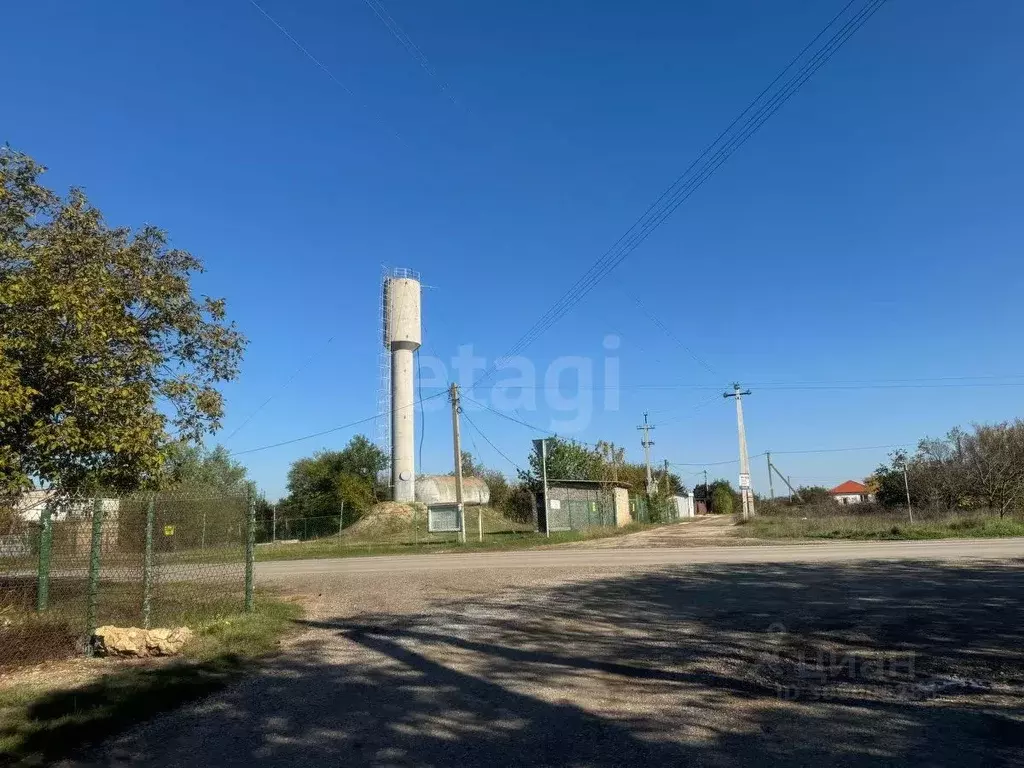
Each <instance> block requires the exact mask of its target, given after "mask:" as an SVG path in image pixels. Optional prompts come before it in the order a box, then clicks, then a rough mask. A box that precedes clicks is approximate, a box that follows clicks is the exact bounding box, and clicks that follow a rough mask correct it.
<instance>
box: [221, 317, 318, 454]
mask: <svg viewBox="0 0 1024 768" xmlns="http://www.w3.org/2000/svg"><path fill="white" fill-rule="evenodd" d="M332 341H334V337H333V336H331V337H330V338H329V339H328V340H327V341H326V342H325V343H324V347H325V348H326V347H328V346H330V344H331V342H332ZM321 354H323V350H320V351H318V352H314V353H313V354H312V355H310V356H309V358H308V359H307V360H306V362H304V363H302V365H300V366H299V367H298V368H296V369H295V371H294V372H293V373H292V375H291V376H289V377H288V379H287V380H286V381H285V382H284V384H282V385H281V386H280V387H278V388H277V389H276V390H275V391H274V392H273V393H272V394H271V395H270V397H268V398H267V399H266V400H264V401H263V402H262V403H260V404H259V405H258V406H257V407H256V410H254V411H253V412H252V413H250V414H249V415H248V416H246V417H245V419H243V421H242V423H241V424H239V425H238V426H237V427H235V429H234V430H233V431H232V432H231V434H230V435H228V436H227V437H226V438H224V442H227V441H228V440H230V439H231V438H233V437H234V436H235V435H237V434H238V433H239V432H241V431H242V428H243V427H245V425H246V424H248V423H249V422H250V421H252V419H253V417H254V416H255V415H256V414H257V413H259V412H260V411H262V410H263V409H264V408H265V407H266V406H267V405H268V404H269V403H270V401H271V400H273V399H274V398H275V397H277V396H278V395H279V394H281V393H282V392H283V391H284V390H286V389H287V388H288V385H289V384H291V383H292V382H293V381H295V378H296V377H297V376H298V375H299V374H300V373H302V372H303V371H304V370H305V369H306V368H307V367H308V366H309V364H310V363H312V362H313V361H314V360H315V359H316V358H318V357H319V356H320V355H321Z"/></svg>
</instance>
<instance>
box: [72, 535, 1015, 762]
mask: <svg viewBox="0 0 1024 768" xmlns="http://www.w3.org/2000/svg"><path fill="white" fill-rule="evenodd" d="M1021 558H1024V539H1000V540H984V541H964V540H956V541H953V540H950V541H928V542H870V543H847V542H843V543H823V544H808V545H782V546H759V547H707V548H703V547H690V548H686V549H671V548H666V549H657V550H638V549H628V550H607V549H589V550H588V549H583V548H558V549H556V548H552V549H549V550H540V551H536V550H534V551H528V552H525V551H524V552H506V553H486V554H465V555H459V554H454V555H427V556H422V557H421V556H404V557H366V558H348V559H338V560H310V561H290V562H283V561H282V562H268V563H261V564H259V580H260V581H262V582H264V583H267V584H274V585H277V587H278V588H279V589H281V590H282V591H284V592H291V593H294V594H296V595H302V596H303V598H304V603H305V605H306V607H307V618H306V619H305V620H303V621H302V622H301V625H302V627H303V630H304V631H303V632H302V634H300V635H298V636H297V637H295V638H294V639H293V640H291V641H289V643H288V644H287V645H286V646H285V647H284V648H283V649H282V653H280V654H279V655H277V656H276V657H275V658H273V659H272V660H271V661H269V662H268V663H266V664H265V665H264V666H263V668H262V669H260V670H258V671H257V672H256V673H254V674H252V675H249V676H248V677H246V678H245V679H244V680H242V681H241V682H239V683H237V684H235V685H232V686H230V687H228V688H227V689H225V690H223V691H221V692H218V693H216V694H214V695H212V696H210V697H208V698H206V699H204V700H202V701H198V702H196V703H194V704H192V705H190V706H186V707H184V708H182V709H180V710H178V711H175V712H172V713H170V714H168V715H165V716H163V717H158V718H156V719H154V720H153V721H151V722H150V723H147V724H145V725H143V726H141V727H139V728H137V729H135V730H133V731H131V732H129V733H126V734H123V735H122V736H119V737H116V738H114V739H113V740H111V741H110V742H108V743H107V744H105V745H103V746H102V747H100V748H98V749H96V750H95V751H94V752H92V753H91V754H87V755H83V756H82V758H81V759H80V760H74V761H68V762H66V763H63V764H62V765H64V766H74V767H75V768H79V767H84V766H89V767H90V768H97V767H98V766H110V767H111V768H114V767H115V766H116V767H117V768H124V767H126V766H132V767H133V768H143V767H145V768H178V767H180V768H184V767H185V766H194V765H211V766H212V765H216V766H237V768H252V766H259V767H260V768H286V767H291V766H301V768H317V767H318V766H337V765H344V766H411V767H415V768H427V767H428V766H448V765H459V766H465V767H466V768H471V767H473V766H485V767H486V768H498V767H499V766H520V765H523V766H547V765H549V766H573V767H577V766H598V767H599V768H604V767H607V768H611V767H612V766H621V765H659V766H660V765H703V766H720V767H721V768H725V767H726V766H735V765H749V766H763V765H784V766H792V767H793V768H796V767H797V766H801V768H802V767H803V766H808V765H844V766H855V767H858V768H859V767H865V768H866V767H868V766H870V767H871V768H883V766H884V767H885V768H889V766H910V765H913V766H920V767H921V768H924V767H925V766H936V765H956V766H977V767H978V768H989V766H1003V765H1022V764H1024V600H1021V599H1020V593H1021V585H1022V584H1024V559H1021Z"/></svg>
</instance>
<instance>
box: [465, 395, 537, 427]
mask: <svg viewBox="0 0 1024 768" xmlns="http://www.w3.org/2000/svg"><path fill="white" fill-rule="evenodd" d="M462 399H463V400H468V401H469V402H471V403H475V404H476V405H479V406H480V407H481V408H484V409H486V410H488V411H490V412H491V413H494V414H497V415H498V416H501V418H503V419H508V420H509V421H511V422H514V423H516V424H521V425H522V426H524V427H529V428H530V429H532V430H533V431H534V432H543V433H544V434H545V435H551V436H553V437H554V436H555V433H554V432H552V431H551V430H548V429H543V428H541V427H537V426H534V425H533V424H530V423H529V422H526V421H523V420H522V419H516V418H513V417H512V416H509V415H508V414H507V413H502V412H501V411H498V410H495V409H494V408H491V406H489V405H487V403H481V402H480V401H479V400H474V399H473V398H472V397H468V396H467V395H463V396H462Z"/></svg>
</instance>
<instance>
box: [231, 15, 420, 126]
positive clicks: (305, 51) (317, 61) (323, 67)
mask: <svg viewBox="0 0 1024 768" xmlns="http://www.w3.org/2000/svg"><path fill="white" fill-rule="evenodd" d="M249 4H250V5H251V6H252V7H253V8H255V9H256V10H257V11H259V12H260V13H261V14H263V16H264V18H266V19H267V21H269V22H270V23H271V24H273V25H274V26H275V27H277V29H278V31H279V32H280V33H281V34H282V35H284V36H285V37H286V38H288V40H289V42H291V44H292V45H294V46H295V47H296V48H298V49H299V50H300V51H301V52H302V54H303V55H304V56H305V57H306V58H307V59H309V60H310V61H312V62H313V63H314V64H316V65H317V67H319V68H320V69H321V70H322V71H323V72H324V74H326V75H327V76H328V77H329V78H331V80H332V81H333V82H334V84H335V85H337V86H338V87H339V88H341V89H342V90H343V91H345V93H347V94H348V95H349V96H351V97H352V98H353V99H355V101H356V104H357V105H358V106H359V107H361V108H362V109H364V110H366V112H368V113H369V114H370V115H371V116H372V117H373V118H374V119H375V120H376V121H377V122H378V123H379V124H380V125H381V126H382V127H383V128H384V129H385V130H386V131H387V132H388V133H390V134H391V135H392V136H394V137H395V138H396V139H397V140H398V141H399V142H400V143H401V144H405V139H403V138H402V136H401V134H399V133H398V131H396V130H395V129H394V128H392V127H391V126H390V125H388V124H387V122H386V121H385V120H384V118H383V117H381V116H380V115H379V114H378V113H377V112H376V111H374V110H373V108H372V107H370V106H369V105H368V104H366V103H365V102H362V101H360V100H359V97H358V96H356V94H355V92H354V91H353V90H352V89H351V88H349V87H348V86H347V85H345V83H343V82H342V81H341V80H340V79H339V78H338V77H337V75H335V74H334V73H333V72H332V71H331V70H330V69H329V68H328V66H327V65H326V64H324V63H323V62H322V61H320V59H318V58H317V57H316V56H314V55H313V54H312V53H310V52H309V49H308V48H306V47H305V46H304V45H303V44H302V43H300V42H299V41H298V40H296V39H295V37H294V36H292V33H291V32H289V31H288V30H287V29H285V28H284V26H283V25H282V24H281V23H280V22H279V21H278V20H277V19H275V18H274V17H273V16H271V15H270V14H269V13H267V11H266V10H265V9H264V8H263V6H262V5H260V4H259V3H257V2H256V0H249Z"/></svg>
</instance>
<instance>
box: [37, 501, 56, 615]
mask: <svg viewBox="0 0 1024 768" xmlns="http://www.w3.org/2000/svg"><path fill="white" fill-rule="evenodd" d="M52 555H53V508H52V507H51V506H50V502H49V501H47V502H46V504H45V505H44V506H43V511H42V514H40V515H39V576H38V579H37V581H36V610H37V611H39V612H40V613H42V612H43V611H45V610H46V609H47V608H49V607H50V560H51V558H52Z"/></svg>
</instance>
